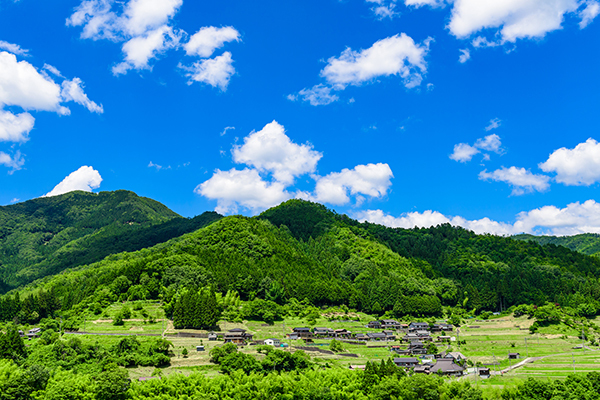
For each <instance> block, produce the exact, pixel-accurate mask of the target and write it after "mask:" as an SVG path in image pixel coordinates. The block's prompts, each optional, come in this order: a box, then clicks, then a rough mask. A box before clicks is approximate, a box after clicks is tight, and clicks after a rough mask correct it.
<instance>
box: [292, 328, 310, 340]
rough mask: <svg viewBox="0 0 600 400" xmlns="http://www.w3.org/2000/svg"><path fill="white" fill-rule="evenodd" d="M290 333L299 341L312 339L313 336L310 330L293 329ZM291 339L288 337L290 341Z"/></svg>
mask: <svg viewBox="0 0 600 400" xmlns="http://www.w3.org/2000/svg"><path fill="white" fill-rule="evenodd" d="M292 331H293V332H294V333H295V334H296V335H297V336H298V338H300V339H312V338H313V337H314V334H313V333H312V332H311V331H310V328H294V329H292ZM291 338H292V337H291V336H290V339H291Z"/></svg>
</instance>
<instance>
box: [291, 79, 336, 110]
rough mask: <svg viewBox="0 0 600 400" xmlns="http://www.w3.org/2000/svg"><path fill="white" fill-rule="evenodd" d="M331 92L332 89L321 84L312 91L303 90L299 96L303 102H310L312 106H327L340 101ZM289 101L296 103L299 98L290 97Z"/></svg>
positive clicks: (311, 89)
mask: <svg viewBox="0 0 600 400" xmlns="http://www.w3.org/2000/svg"><path fill="white" fill-rule="evenodd" d="M331 91H332V88H331V87H329V86H325V85H323V84H319V85H315V86H313V87H312V88H310V89H302V90H301V91H300V92H299V93H298V94H299V95H300V96H301V97H302V101H308V102H309V103H310V105H311V106H325V105H327V104H331V103H333V102H335V101H338V100H339V99H340V98H339V97H338V96H337V95H335V94H333V93H331ZM288 99H289V100H292V101H296V100H297V99H298V96H295V95H289V96H288Z"/></svg>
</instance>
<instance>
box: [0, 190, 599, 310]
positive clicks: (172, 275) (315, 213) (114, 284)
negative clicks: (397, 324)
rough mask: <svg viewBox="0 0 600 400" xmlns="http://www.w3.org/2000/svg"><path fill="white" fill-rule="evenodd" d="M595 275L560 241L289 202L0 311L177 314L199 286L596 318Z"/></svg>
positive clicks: (116, 262)
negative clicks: (151, 310)
mask: <svg viewBox="0 0 600 400" xmlns="http://www.w3.org/2000/svg"><path fill="white" fill-rule="evenodd" d="M599 276H600V260H599V259H598V258H596V257H591V256H587V255H584V254H581V253H577V252H574V251H572V250H569V249H567V248H565V247H561V246H554V245H548V246H541V245H539V244H537V243H534V242H527V241H518V240H513V239H511V238H508V237H498V236H492V235H476V234H474V233H473V232H470V231H467V230H465V229H462V228H457V227H452V226H450V225H448V224H446V225H441V226H438V227H432V228H427V229H392V228H387V227H384V226H381V225H375V224H370V223H360V222H358V221H355V220H352V219H350V218H349V217H347V216H345V215H339V214H336V213H335V212H332V211H330V210H328V209H327V208H326V207H324V206H323V205H320V204H315V203H311V202H306V201H302V200H290V201H288V202H285V203H283V204H281V205H279V206H277V207H274V208H272V209H270V210H267V211H265V212H264V213H262V214H261V215H259V216H257V217H252V218H249V217H242V216H230V217H226V218H222V219H220V220H218V221H216V222H214V223H212V224H210V225H208V226H206V227H204V228H201V229H198V230H196V231H194V232H191V233H187V234H185V235H183V236H180V237H175V238H173V239H171V240H169V241H168V242H164V243H160V244H158V245H156V246H154V247H150V248H144V249H142V250H139V251H136V252H123V253H119V254H113V255H111V256H109V257H107V258H105V259H104V260H102V261H100V262H97V263H94V264H89V265H85V266H81V267H79V268H77V269H76V270H70V271H65V272H64V273H62V274H59V275H56V276H53V277H49V278H46V279H45V280H44V281H40V282H37V283H36V284H34V285H30V286H29V287H27V288H26V289H25V290H24V291H21V292H22V295H23V296H27V298H28V299H30V300H27V301H28V302H29V304H30V305H27V306H24V304H26V302H22V301H21V300H18V299H16V298H12V300H7V299H8V297H6V298H5V300H4V301H5V303H4V304H5V306H3V307H0V308H4V309H5V310H6V312H5V313H4V314H5V315H2V316H0V317H1V318H4V319H7V318H8V319H11V318H14V317H15V315H17V314H18V313H19V310H21V311H22V310H25V311H23V313H22V314H21V316H22V318H27V317H26V315H28V312H30V311H31V310H32V309H33V308H35V307H36V301H37V300H35V296H37V295H38V294H39V296H42V294H44V293H46V294H47V293H51V294H52V298H53V299H55V300H56V302H58V303H55V307H59V308H60V309H62V310H63V312H65V311H68V310H73V315H77V313H78V310H79V311H81V310H82V309H85V308H86V307H95V308H98V307H100V306H102V307H105V306H106V305H108V304H110V303H111V302H114V301H116V300H143V299H161V300H162V301H163V304H165V307H166V308H165V310H172V309H173V308H172V307H173V304H174V302H177V299H178V298H179V296H180V295H181V294H182V293H185V292H186V291H187V290H194V289H196V290H197V289H200V288H210V290H211V291H214V292H217V293H221V294H223V295H224V294H225V293H229V292H232V293H235V295H236V296H240V297H241V299H242V300H245V301H251V300H253V299H260V300H261V301H265V300H266V301H270V302H272V303H270V304H275V305H276V304H280V305H282V304H286V303H288V302H293V301H294V299H296V300H300V301H302V300H306V301H307V302H308V303H311V304H314V305H336V304H339V305H341V304H345V305H347V306H349V307H351V308H355V309H357V310H361V311H365V312H368V313H372V314H380V315H381V314H383V313H386V312H387V313H390V315H395V316H403V315H407V314H410V315H439V314H440V313H441V312H442V307H451V308H452V307H459V308H462V309H468V310H476V311H483V310H488V311H496V310H500V309H505V308H508V307H510V306H512V305H519V304H544V303H545V302H547V301H550V302H553V303H558V304H560V305H561V306H567V307H572V308H574V309H578V308H581V310H583V311H582V312H585V313H587V314H591V315H595V314H596V313H598V312H599V311H600V284H599ZM36 293H38V294H36ZM32 295H33V296H34V297H31V296H32ZM17 300H18V301H17ZM53 301H54V300H53ZM19 302H20V303H19ZM15 304H17V305H18V304H20V305H19V306H17V305H15ZM273 307H274V306H273ZM44 312H45V311H43V310H41V309H40V312H37V314H38V315H40V316H42V315H44Z"/></svg>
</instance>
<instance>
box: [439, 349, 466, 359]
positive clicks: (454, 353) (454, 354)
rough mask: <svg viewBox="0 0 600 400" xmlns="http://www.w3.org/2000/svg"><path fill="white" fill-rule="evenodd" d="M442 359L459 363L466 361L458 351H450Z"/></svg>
mask: <svg viewBox="0 0 600 400" xmlns="http://www.w3.org/2000/svg"><path fill="white" fill-rule="evenodd" d="M444 358H447V359H452V360H454V361H457V362H461V361H462V360H466V359H467V357H465V356H464V355H463V354H462V353H460V352H458V351H452V352H450V353H446V355H445V356H444Z"/></svg>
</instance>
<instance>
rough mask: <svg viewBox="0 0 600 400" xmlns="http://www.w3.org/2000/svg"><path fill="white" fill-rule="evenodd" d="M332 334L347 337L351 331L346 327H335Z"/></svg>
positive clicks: (350, 334)
mask: <svg viewBox="0 0 600 400" xmlns="http://www.w3.org/2000/svg"><path fill="white" fill-rule="evenodd" d="M333 336H335V337H336V338H342V339H348V338H350V337H351V336H352V332H350V331H349V330H346V329H336V330H335V331H333Z"/></svg>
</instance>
